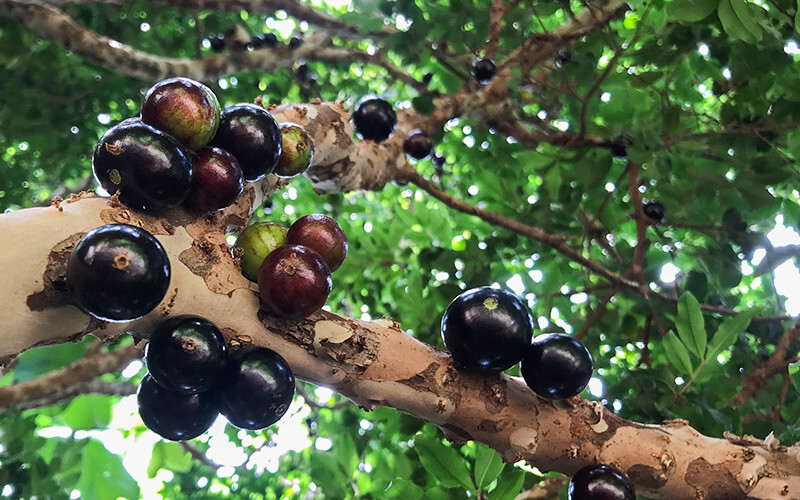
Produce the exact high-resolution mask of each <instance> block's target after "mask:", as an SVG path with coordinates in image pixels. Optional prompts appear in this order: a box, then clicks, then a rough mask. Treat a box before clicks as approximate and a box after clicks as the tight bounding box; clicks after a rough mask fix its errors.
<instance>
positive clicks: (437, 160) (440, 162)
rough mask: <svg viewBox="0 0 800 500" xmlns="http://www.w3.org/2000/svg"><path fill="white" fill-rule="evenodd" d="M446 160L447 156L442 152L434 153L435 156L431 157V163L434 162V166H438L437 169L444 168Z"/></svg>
mask: <svg viewBox="0 0 800 500" xmlns="http://www.w3.org/2000/svg"><path fill="white" fill-rule="evenodd" d="M445 162H446V159H445V157H444V156H443V155H440V154H435V155H433V158H431V163H433V166H434V167H436V168H437V169H441V168H444V164H445Z"/></svg>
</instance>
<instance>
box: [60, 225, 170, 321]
mask: <svg viewBox="0 0 800 500" xmlns="http://www.w3.org/2000/svg"><path fill="white" fill-rule="evenodd" d="M170 271H171V268H170V263H169V257H168V256H167V252H166V251H165V250H164V247H163V246H161V243H159V242H158V240H157V239H155V238H154V237H153V236H152V235H151V234H150V233H148V232H147V231H145V230H144V229H141V228H138V227H135V226H129V225H127V224H108V225H105V226H101V227H98V228H96V229H93V230H91V231H89V232H88V233H86V235H85V236H84V237H83V238H82V239H81V240H80V241H79V242H78V244H77V245H76V246H75V249H74V250H73V251H72V254H71V255H70V257H69V261H68V263H67V284H68V285H69V288H70V290H71V292H72V297H73V300H74V301H75V303H76V305H78V307H80V308H81V309H82V310H83V311H85V312H87V313H88V314H91V315H92V316H94V317H95V318H98V319H101V320H103V321H111V322H115V321H132V320H134V319H136V318H139V317H141V316H144V315H145V314H147V313H149V312H150V311H152V310H153V309H155V307H156V306H157V305H158V304H159V303H160V302H161V301H162V300H163V299H164V296H165V295H166V293H167V288H168V287H169V281H170Z"/></svg>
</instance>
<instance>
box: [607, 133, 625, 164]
mask: <svg viewBox="0 0 800 500" xmlns="http://www.w3.org/2000/svg"><path fill="white" fill-rule="evenodd" d="M609 149H610V150H611V154H612V155H614V156H616V157H617V158H623V159H624V158H626V157H627V156H628V142H627V141H625V140H624V139H621V138H617V139H614V140H613V141H611V145H610V146H609Z"/></svg>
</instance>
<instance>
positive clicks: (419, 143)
mask: <svg viewBox="0 0 800 500" xmlns="http://www.w3.org/2000/svg"><path fill="white" fill-rule="evenodd" d="M403 151H404V152H405V153H406V154H407V155H408V156H410V157H412V158H416V159H417V160H423V159H425V158H427V157H428V156H430V154H431V152H432V151H433V141H432V140H431V137H430V136H429V135H428V134H427V133H425V132H424V131H422V130H420V129H418V128H417V129H414V130H412V131H411V132H409V133H408V135H407V136H406V138H405V139H403Z"/></svg>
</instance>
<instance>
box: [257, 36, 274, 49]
mask: <svg viewBox="0 0 800 500" xmlns="http://www.w3.org/2000/svg"><path fill="white" fill-rule="evenodd" d="M257 38H258V40H259V44H260V45H261V46H262V47H274V46H276V45H278V37H277V36H276V35H275V33H264V34H261V35H257Z"/></svg>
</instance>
